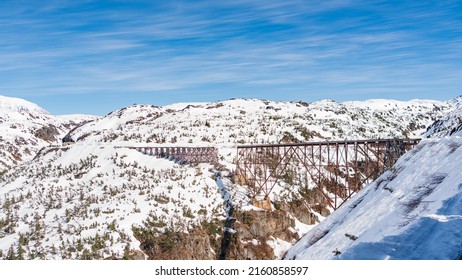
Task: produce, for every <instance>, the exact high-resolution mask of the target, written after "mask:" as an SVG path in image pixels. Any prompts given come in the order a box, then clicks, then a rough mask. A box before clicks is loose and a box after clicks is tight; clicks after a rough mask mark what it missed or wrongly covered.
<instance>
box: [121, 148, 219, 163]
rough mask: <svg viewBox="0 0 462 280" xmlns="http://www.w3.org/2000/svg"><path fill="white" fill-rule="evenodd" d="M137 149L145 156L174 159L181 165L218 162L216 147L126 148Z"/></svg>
mask: <svg viewBox="0 0 462 280" xmlns="http://www.w3.org/2000/svg"><path fill="white" fill-rule="evenodd" d="M124 148H129V149H135V150H137V151H139V152H141V153H143V154H146V155H151V156H156V157H162V158H172V159H174V160H176V161H178V162H179V163H184V164H190V163H210V164H216V163H217V162H218V149H217V148H214V147H124Z"/></svg>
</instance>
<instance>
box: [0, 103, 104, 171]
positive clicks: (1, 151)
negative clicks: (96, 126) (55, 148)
mask: <svg viewBox="0 0 462 280" xmlns="http://www.w3.org/2000/svg"><path fill="white" fill-rule="evenodd" d="M94 119H96V117H95V116H86V115H70V116H53V115H51V114H50V113H48V112H47V111H45V110H44V109H42V108H41V107H39V106H38V105H36V104H34V103H31V102H29V101H26V100H23V99H19V98H13V97H6V96H0V171H2V170H4V169H6V168H8V167H11V166H13V165H16V164H18V163H20V162H24V161H28V160H31V159H32V158H34V156H35V155H36V154H37V152H38V151H39V150H40V149H41V148H43V147H46V146H48V145H50V144H60V142H61V138H62V137H63V135H65V134H66V133H67V132H68V131H69V130H70V129H71V128H73V127H75V126H78V125H80V124H82V123H84V122H86V121H91V120H94Z"/></svg>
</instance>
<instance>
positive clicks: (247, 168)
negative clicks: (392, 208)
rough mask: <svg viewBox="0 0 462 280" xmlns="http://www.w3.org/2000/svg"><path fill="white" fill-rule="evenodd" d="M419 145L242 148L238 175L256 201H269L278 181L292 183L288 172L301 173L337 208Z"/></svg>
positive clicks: (356, 143)
mask: <svg viewBox="0 0 462 280" xmlns="http://www.w3.org/2000/svg"><path fill="white" fill-rule="evenodd" d="M419 141H420V139H375V140H354V141H332V142H309V143H297V144H276V145H241V146H238V147H237V162H236V175H237V178H238V180H239V183H241V184H245V185H248V186H249V193H250V195H251V197H252V199H256V198H257V197H262V196H263V197H268V196H269V195H270V193H271V192H272V191H273V189H274V188H275V186H276V185H277V183H278V182H281V181H287V180H289V179H292V180H293V178H289V177H290V176H291V173H290V172H289V171H290V170H288V169H289V168H292V169H294V168H296V169H298V170H302V172H303V173H305V174H306V176H307V178H309V179H310V184H311V185H310V186H311V188H317V189H318V190H319V191H320V193H321V194H322V196H323V197H324V198H325V200H326V202H327V203H328V204H329V205H330V206H331V207H332V208H333V209H337V208H338V207H339V206H340V205H341V204H342V203H344V202H345V201H346V200H348V199H349V198H350V197H351V196H352V195H353V194H355V193H357V192H358V191H359V190H360V189H361V188H362V187H364V186H365V185H367V184H369V183H370V182H372V181H373V180H375V179H376V178H377V177H379V176H380V175H381V174H382V173H383V172H385V171H386V170H388V169H389V168H391V167H392V165H393V164H394V163H395V162H396V161H397V160H398V158H399V157H400V156H402V155H403V154H404V153H405V152H406V151H408V150H410V149H411V148H413V147H414V146H415V145H417V144H418V143H419ZM292 175H293V174H292ZM284 177H287V178H284ZM286 183H287V182H286ZM289 183H290V182H289Z"/></svg>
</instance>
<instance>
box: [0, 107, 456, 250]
mask: <svg viewBox="0 0 462 280" xmlns="http://www.w3.org/2000/svg"><path fill="white" fill-rule="evenodd" d="M13 103H15V102H13ZM5 107H7V106H5ZM454 110H455V109H454V107H453V105H452V103H448V102H439V101H421V100H413V101H408V102H402V101H393V100H368V101H362V102H344V103H338V102H334V101H332V100H322V101H319V102H314V103H305V102H273V101H264V100H254V99H235V100H227V101H222V102H213V103H194V104H174V105H171V106H166V107H156V106H152V105H133V106H130V107H127V108H123V109H120V110H116V111H114V112H111V113H109V114H108V115H106V116H105V117H102V118H99V119H96V120H93V121H91V122H88V123H86V124H84V125H82V126H77V127H76V128H75V129H72V128H69V129H67V130H65V129H62V130H59V129H58V131H59V137H62V136H64V135H67V137H66V138H68V140H71V139H72V140H73V141H75V144H73V145H66V146H58V145H53V146H48V145H49V144H50V143H56V142H51V141H50V142H48V141H46V140H43V141H42V142H40V141H41V140H35V138H33V136H30V137H27V135H28V134H26V132H30V133H32V134H33V132H34V131H36V130H37V129H39V128H41V127H43V125H45V124H46V123H48V122H45V121H43V123H44V124H42V123H40V122H38V121H35V118H33V117H27V116H28V114H26V117H23V116H17V118H23V119H22V121H19V122H17V123H19V124H21V125H22V130H21V131H23V130H24V131H25V132H24V135H23V136H22V137H23V138H25V139H27V140H26V141H32V140H30V139H33V140H34V141H36V142H37V145H36V146H37V150H38V149H39V147H44V146H47V147H45V148H43V149H42V150H41V152H40V153H39V154H38V155H37V156H35V158H34V159H32V158H33V156H32V155H33V154H34V153H33V152H31V156H30V157H29V158H28V159H32V160H30V161H27V162H21V161H19V160H18V161H16V166H15V167H13V168H11V169H9V170H7V171H6V172H4V173H3V174H1V175H0V205H2V211H1V212H0V250H1V251H0V258H11V257H13V256H14V257H18V256H19V255H20V257H22V258H48V259H63V258H72V259H74V258H135V257H140V258H144V257H149V258H174V257H177V258H205V259H210V258H216V257H217V256H218V253H219V252H218V251H219V250H220V248H219V247H220V244H219V242H220V239H221V231H222V230H223V223H224V220H225V218H226V215H227V211H228V210H229V205H230V204H229V203H232V204H233V205H234V206H235V207H236V209H239V210H242V211H244V210H246V209H252V207H248V203H249V198H248V197H247V195H246V188H245V186H240V185H237V184H234V183H232V181H231V180H230V179H228V176H229V175H230V174H231V172H232V170H234V169H235V157H236V148H235V147H236V145H238V144H257V143H281V142H302V141H312V140H343V139H362V138H394V137H399V138H401V137H419V136H420V135H421V133H422V132H425V131H426V128H427V126H428V125H430V124H432V123H433V122H434V121H435V120H437V119H440V118H442V117H444V116H445V115H447V114H448V113H450V112H452V111H454ZM2 112H3V110H2ZM6 115H7V116H8V117H5V120H6V119H7V118H10V115H11V116H14V114H13V113H7V114H6ZM32 115H33V114H32ZM40 116H42V117H36V118H37V119H40V118H45V120H55V121H56V119H54V118H53V116H50V115H49V114H47V113H46V112H42V113H41V114H40ZM45 116H46V117H45ZM55 118H56V117H55ZM60 119H61V120H62V119H63V118H62V117H61V118H60ZM65 119H66V120H69V119H70V120H73V119H74V118H73V117H72V118H65ZM5 123H6V121H5ZM58 123H60V122H59V121H56V123H55V124H54V126H55V127H58V125H57V124H58ZM52 124H53V123H52ZM59 127H60V128H61V126H59ZM2 131H3V130H2ZM57 135H58V134H57ZM3 137H6V136H3ZM12 137H13V136H12ZM34 137H35V136H34ZM10 138H11V137H10ZM16 138H17V136H16V135H14V138H12V139H16ZM36 138H37V137H36ZM8 139H9V138H8ZM39 139H40V138H39ZM8 141H9V142H8V143H10V142H11V141H13V140H8ZM4 142H6V141H4ZM31 143H32V142H27V144H31ZM40 145H41V146H40ZM139 145H142V146H162V145H163V146H214V147H217V148H218V149H219V161H220V164H221V165H222V166H224V167H225V168H224V169H223V170H221V171H222V172H221V175H222V176H223V178H222V177H221V176H220V175H217V173H216V170H215V166H212V165H210V164H199V165H178V164H175V163H174V162H172V161H170V160H169V159H163V158H162V159H161V158H155V157H152V156H148V155H144V154H142V153H139V152H137V151H136V150H133V149H127V148H120V147H125V146H139ZM10 146H11V145H10ZM29 146H30V145H29ZM32 146H34V145H32ZM34 147H35V146H34ZM5 149H7V148H5ZM29 149H31V148H29ZM21 154H22V153H21ZM10 162H11V163H10ZM10 162H6V163H7V164H10V165H11V164H12V163H15V162H13V161H12V160H10ZM294 189H295V188H294ZM295 190H296V189H295ZM240 215H241V216H242V221H240V222H242V223H241V224H240V225H239V228H240V229H241V230H242V232H241V233H242V234H241V235H242V236H244V237H245V238H244V237H243V239H241V243H242V244H243V245H242V246H243V247H245V248H247V249H248V248H249V247H252V246H253V247H255V246H257V245H261V244H262V240H267V241H265V244H267V245H268V246H270V247H271V248H270V249H271V250H274V252H269V251H268V250H266V249H265V252H263V253H261V252H260V253H261V254H260V255H258V252H257V249H255V250H253V252H252V255H251V256H252V257H255V258H258V257H260V256H262V255H264V256H265V257H268V258H271V257H272V258H274V257H275V256H276V257H281V256H282V255H283V254H284V251H285V249H284V250H282V249H281V248H288V247H289V246H290V244H291V243H294V242H296V237H297V236H298V237H299V236H301V235H302V234H304V233H305V232H306V231H307V230H308V229H309V228H310V227H308V226H306V225H303V224H302V223H300V221H298V220H297V219H295V218H294V217H293V216H292V215H291V213H286V212H281V213H279V214H278V213H275V214H274V215H273V214H272V215H270V216H268V215H266V214H264V213H263V214H262V215H266V216H265V219H270V218H274V216H278V215H279V216H278V217H279V218H280V219H282V220H283V221H284V222H283V223H280V221H281V220H278V222H274V220H273V221H272V223H273V222H274V223H273V224H276V225H277V227H276V228H274V229H272V230H273V232H274V230H276V231H278V232H277V234H273V233H272V231H269V230H268V231H267V234H273V236H260V237H259V235H260V234H262V230H261V229H262V228H263V227H264V226H265V225H262V224H261V223H262V220H261V219H260V217H259V216H258V213H257V214H255V213H253V214H246V213H240ZM313 215H317V216H319V219H322V217H321V215H320V213H313ZM249 220H258V221H259V222H260V223H259V228H255V226H254V225H252V224H248V225H246V221H247V222H248V221H249ZM273 224H271V225H266V226H268V227H270V226H272V225H273ZM260 226H261V227H260ZM282 226H284V227H285V228H280V227H282ZM163 238H166V239H163ZM165 246H167V247H165ZM175 248H181V249H182V251H181V252H176V251H175V250H176V249H175ZM247 249H246V250H247ZM140 251H142V253H141V252H140ZM19 252H21V254H19ZM175 252H176V253H175ZM246 252H247V253H248V251H246ZM249 254H250V253H249ZM271 254H274V255H271ZM241 257H243V258H244V257H246V256H241ZM247 257H248V256H247Z"/></svg>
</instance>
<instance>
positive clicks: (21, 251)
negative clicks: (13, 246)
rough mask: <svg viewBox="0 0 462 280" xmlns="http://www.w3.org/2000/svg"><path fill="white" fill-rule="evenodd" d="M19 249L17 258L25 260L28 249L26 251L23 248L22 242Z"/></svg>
mask: <svg viewBox="0 0 462 280" xmlns="http://www.w3.org/2000/svg"><path fill="white" fill-rule="evenodd" d="M17 251H18V255H17V259H18V260H24V253H25V252H26V251H24V249H23V248H22V246H21V244H19V245H18V249H17Z"/></svg>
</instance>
